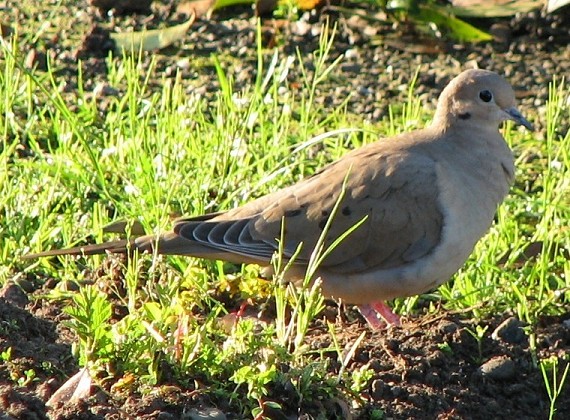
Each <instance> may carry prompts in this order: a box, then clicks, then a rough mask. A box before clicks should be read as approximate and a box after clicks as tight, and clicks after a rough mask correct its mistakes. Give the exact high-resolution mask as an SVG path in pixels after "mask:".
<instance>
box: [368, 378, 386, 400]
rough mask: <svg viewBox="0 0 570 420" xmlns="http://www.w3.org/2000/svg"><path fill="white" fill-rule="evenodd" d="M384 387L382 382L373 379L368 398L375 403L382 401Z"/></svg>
mask: <svg viewBox="0 0 570 420" xmlns="http://www.w3.org/2000/svg"><path fill="white" fill-rule="evenodd" d="M384 387H385V386H384V382H383V381H382V380H381V379H374V381H372V385H371V386H370V396H371V397H372V398H373V399H374V400H376V401H378V400H380V399H382V394H383V393H384Z"/></svg>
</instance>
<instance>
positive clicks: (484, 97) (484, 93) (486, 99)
mask: <svg viewBox="0 0 570 420" xmlns="http://www.w3.org/2000/svg"><path fill="white" fill-rule="evenodd" d="M479 97H480V98H481V100H482V101H483V102H491V99H493V94H492V93H491V92H489V91H488V90H482V91H481V92H479Z"/></svg>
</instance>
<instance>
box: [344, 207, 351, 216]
mask: <svg viewBox="0 0 570 420" xmlns="http://www.w3.org/2000/svg"><path fill="white" fill-rule="evenodd" d="M342 214H344V215H345V216H350V215H351V214H352V210H350V207H348V206H345V207H343V208H342Z"/></svg>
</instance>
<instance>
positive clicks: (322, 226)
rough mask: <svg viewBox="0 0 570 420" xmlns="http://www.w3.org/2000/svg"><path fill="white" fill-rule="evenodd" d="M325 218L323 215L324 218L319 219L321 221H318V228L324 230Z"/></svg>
mask: <svg viewBox="0 0 570 420" xmlns="http://www.w3.org/2000/svg"><path fill="white" fill-rule="evenodd" d="M327 220H328V219H327V218H326V217H325V218H324V219H321V221H320V222H319V229H320V230H324V229H325V226H326V225H327Z"/></svg>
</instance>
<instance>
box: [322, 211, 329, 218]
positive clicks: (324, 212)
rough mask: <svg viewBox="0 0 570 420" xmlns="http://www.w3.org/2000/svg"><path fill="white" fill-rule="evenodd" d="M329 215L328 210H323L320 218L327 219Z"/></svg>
mask: <svg viewBox="0 0 570 420" xmlns="http://www.w3.org/2000/svg"><path fill="white" fill-rule="evenodd" d="M328 215H329V211H328V210H323V211H321V216H324V217H327V216H328Z"/></svg>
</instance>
